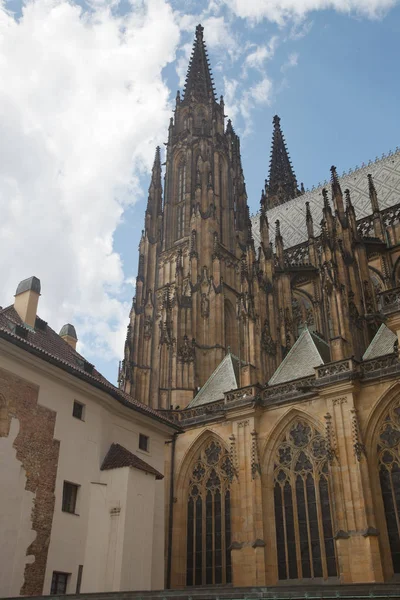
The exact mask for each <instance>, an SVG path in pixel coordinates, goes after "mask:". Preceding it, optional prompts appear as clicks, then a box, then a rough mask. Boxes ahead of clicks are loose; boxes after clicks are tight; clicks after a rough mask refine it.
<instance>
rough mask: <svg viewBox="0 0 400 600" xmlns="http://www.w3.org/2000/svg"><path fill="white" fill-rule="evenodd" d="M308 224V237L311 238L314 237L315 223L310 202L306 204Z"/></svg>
mask: <svg viewBox="0 0 400 600" xmlns="http://www.w3.org/2000/svg"><path fill="white" fill-rule="evenodd" d="M306 223H307V232H308V237H309V238H311V237H314V223H313V218H312V214H311V210H310V203H309V202H306Z"/></svg>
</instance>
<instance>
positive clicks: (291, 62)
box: [281, 52, 299, 73]
mask: <svg viewBox="0 0 400 600" xmlns="http://www.w3.org/2000/svg"><path fill="white" fill-rule="evenodd" d="M298 62H299V54H298V53H297V52H292V53H291V54H289V56H288V59H287V61H286V62H285V63H283V65H282V67H281V71H282V73H284V72H285V71H287V70H288V69H292V68H293V67H297V65H298Z"/></svg>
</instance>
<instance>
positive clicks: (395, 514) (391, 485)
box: [389, 469, 400, 537]
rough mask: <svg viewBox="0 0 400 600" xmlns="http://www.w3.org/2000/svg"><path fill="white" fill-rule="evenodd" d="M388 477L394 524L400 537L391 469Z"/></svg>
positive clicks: (399, 521)
mask: <svg viewBox="0 0 400 600" xmlns="http://www.w3.org/2000/svg"><path fill="white" fill-rule="evenodd" d="M389 477H390V491H391V492H392V502H393V508H394V516H395V518H396V523H397V532H398V535H399V537H400V520H399V513H398V508H397V502H396V495H395V493H394V486H393V479H392V469H390V471H389Z"/></svg>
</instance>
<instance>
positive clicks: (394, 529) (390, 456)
mask: <svg viewBox="0 0 400 600" xmlns="http://www.w3.org/2000/svg"><path fill="white" fill-rule="evenodd" d="M378 465H379V479H380V484H381V491H382V498H383V506H384V509H385V518H386V526H387V531H388V536H389V545H390V552H391V555H392V562H393V571H394V572H395V573H400V403H399V402H397V403H396V404H394V405H393V406H392V407H391V408H390V410H389V411H388V413H387V414H386V416H385V418H384V420H383V423H382V424H381V427H380V429H379V438H378Z"/></svg>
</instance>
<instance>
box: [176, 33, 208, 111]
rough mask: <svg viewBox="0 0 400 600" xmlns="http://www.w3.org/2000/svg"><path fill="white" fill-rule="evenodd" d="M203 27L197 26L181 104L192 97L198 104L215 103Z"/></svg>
mask: <svg viewBox="0 0 400 600" xmlns="http://www.w3.org/2000/svg"><path fill="white" fill-rule="evenodd" d="M203 31H204V27H202V26H201V25H197V27H196V38H195V40H194V43H193V50H192V55H191V57H190V62H189V68H188V72H187V75H186V82H185V90H184V98H183V102H187V101H190V100H191V98H192V96H193V97H194V98H195V99H196V100H197V101H198V102H208V100H209V98H212V99H213V100H214V101H216V98H215V90H214V83H213V78H212V74H211V68H210V63H209V62H208V56H207V50H206V45H205V42H204V38H203Z"/></svg>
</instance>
